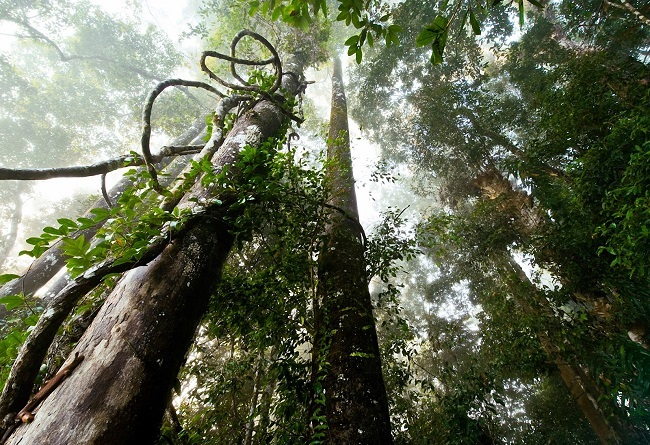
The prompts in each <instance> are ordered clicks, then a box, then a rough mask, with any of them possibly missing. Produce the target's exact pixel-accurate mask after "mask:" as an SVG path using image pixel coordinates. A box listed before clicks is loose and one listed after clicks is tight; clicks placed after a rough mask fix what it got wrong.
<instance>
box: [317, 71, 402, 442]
mask: <svg viewBox="0 0 650 445" xmlns="http://www.w3.org/2000/svg"><path fill="white" fill-rule="evenodd" d="M327 157H328V160H329V161H330V162H331V165H330V166H329V167H328V168H329V170H328V172H327V174H328V181H329V184H330V186H331V190H332V198H331V200H330V202H329V204H330V205H331V206H332V207H335V208H337V209H338V210H339V211H336V212H332V214H331V219H330V225H329V227H328V229H327V234H326V242H325V245H324V248H323V250H322V252H321V254H320V257H319V264H318V288H317V299H316V301H315V313H316V338H315V341H314V344H315V347H314V358H313V360H314V376H313V378H314V381H315V387H316V388H318V386H319V385H318V384H321V385H322V388H323V393H324V412H325V416H326V418H327V426H328V428H327V429H326V430H324V432H325V443H331V444H390V443H392V437H391V430H390V419H389V415H388V403H387V398H386V389H385V387H384V380H383V376H382V373H381V361H380V357H379V346H378V342H377V333H376V329H375V320H374V317H373V313H372V303H371V300H370V293H369V291H368V282H367V278H366V270H365V262H364V246H363V243H362V237H361V232H360V226H359V223H358V210H357V202H356V196H355V191H354V178H353V175H352V161H351V155H350V141H349V135H348V117H347V106H346V101H345V95H344V91H343V84H342V79H341V65H340V61H339V60H338V59H337V60H335V65H334V75H333V78H332V112H331V116H330V132H329V140H328V153H327ZM317 396H318V394H317ZM320 400H321V402H320V408H321V409H322V408H323V406H322V397H321V399H320ZM318 408H319V402H318V397H316V401H315V403H314V408H313V410H314V412H315V413H317V414H318V411H317V409H318Z"/></svg>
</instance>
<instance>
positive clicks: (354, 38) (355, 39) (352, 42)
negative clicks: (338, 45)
mask: <svg viewBox="0 0 650 445" xmlns="http://www.w3.org/2000/svg"><path fill="white" fill-rule="evenodd" d="M358 41H359V36H357V35H354V36H352V37H350V38H349V39H347V40H346V41H345V43H344V45H345V46H352V45H356V44H357V42H358ZM348 55H350V54H348Z"/></svg>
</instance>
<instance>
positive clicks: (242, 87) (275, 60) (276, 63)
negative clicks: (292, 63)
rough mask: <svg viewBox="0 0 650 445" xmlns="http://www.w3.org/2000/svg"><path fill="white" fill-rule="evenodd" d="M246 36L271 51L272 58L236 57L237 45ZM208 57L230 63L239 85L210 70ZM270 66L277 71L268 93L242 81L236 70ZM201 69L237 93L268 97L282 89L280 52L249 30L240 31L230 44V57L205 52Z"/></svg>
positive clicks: (214, 52)
mask: <svg viewBox="0 0 650 445" xmlns="http://www.w3.org/2000/svg"><path fill="white" fill-rule="evenodd" d="M245 36H249V37H252V38H253V39H255V40H257V41H258V42H260V43H261V44H262V45H263V46H264V47H266V49H268V50H269V52H270V53H271V55H272V57H270V58H268V59H264V60H249V59H240V58H238V57H236V56H235V54H236V49H237V44H238V43H239V41H240V40H241V39H242V38H244V37H245ZM208 57H213V58H216V59H221V60H226V61H228V62H230V72H231V74H232V75H233V77H234V78H235V79H237V81H238V82H239V84H234V83H230V82H228V81H225V80H223V79H222V78H220V77H219V76H217V75H216V74H215V73H214V72H213V71H212V70H211V69H210V68H208V66H207V65H206V63H205V62H206V59H207V58H208ZM269 64H272V65H273V68H274V69H275V83H274V84H273V86H272V87H271V88H270V89H269V90H267V91H263V90H262V89H261V88H260V87H259V86H257V85H251V84H250V83H248V82H247V81H245V80H244V79H242V77H241V76H240V75H239V74H238V73H237V68H236V66H237V65H248V66H264V65H269ZM201 69H202V70H203V71H204V72H205V73H206V74H207V75H208V76H209V77H210V79H212V80H215V81H217V82H219V83H220V84H221V85H223V86H225V87H226V88H230V89H232V90H237V91H253V92H256V93H260V94H261V93H266V94H268V95H271V94H273V93H275V92H276V91H277V89H278V88H280V84H281V82H282V62H280V56H279V55H278V52H277V51H276V50H275V48H274V47H273V45H271V44H270V43H269V41H268V40H266V39H265V38H264V37H262V36H261V35H259V34H257V33H256V32H253V31H250V30H248V29H243V30H241V31H239V32H238V33H237V35H235V37H234V38H233V39H232V43H231V44H230V55H226V54H222V53H219V52H217V51H204V52H203V54H202V55H201Z"/></svg>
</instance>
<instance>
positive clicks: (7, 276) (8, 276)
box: [0, 273, 20, 285]
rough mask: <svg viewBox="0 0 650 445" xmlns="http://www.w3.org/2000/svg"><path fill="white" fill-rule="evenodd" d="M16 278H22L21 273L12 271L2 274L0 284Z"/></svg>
mask: <svg viewBox="0 0 650 445" xmlns="http://www.w3.org/2000/svg"><path fill="white" fill-rule="evenodd" d="M16 278H20V275H15V274H12V273H6V274H2V275H0V285H3V284H6V283H8V282H10V281H11V280H15V279H16Z"/></svg>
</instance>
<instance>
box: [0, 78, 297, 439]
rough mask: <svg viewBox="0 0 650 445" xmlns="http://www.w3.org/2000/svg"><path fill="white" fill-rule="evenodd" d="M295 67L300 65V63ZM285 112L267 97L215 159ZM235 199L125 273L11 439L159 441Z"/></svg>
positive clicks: (255, 139)
mask: <svg viewBox="0 0 650 445" xmlns="http://www.w3.org/2000/svg"><path fill="white" fill-rule="evenodd" d="M293 71H294V72H295V73H297V74H298V75H299V74H300V72H301V70H299V69H297V67H296V68H295V69H293ZM283 81H284V82H283V86H284V88H285V89H286V90H287V91H288V92H290V93H294V92H296V91H297V89H298V87H299V84H298V78H297V77H294V76H284V78H283ZM286 118H287V117H286V115H285V114H284V113H283V112H282V111H281V109H280V107H279V106H278V105H276V104H274V103H272V102H270V101H267V100H263V101H261V102H259V103H258V104H257V105H256V106H255V107H254V108H253V109H252V110H250V111H249V112H248V113H246V114H245V115H244V116H242V117H241V118H240V119H239V120H238V122H237V123H236V124H235V126H234V128H233V129H232V130H231V132H230V134H229V136H228V138H227V139H226V141H225V142H224V144H223V146H222V148H221V149H220V150H219V151H218V152H217V153H216V154H215V156H214V158H213V162H214V163H215V165H217V166H224V165H230V164H232V163H233V162H234V161H235V160H236V159H237V158H238V156H239V152H240V150H241V149H242V148H243V146H244V145H258V144H260V143H262V142H264V141H266V140H267V139H268V138H269V137H272V136H275V135H276V132H277V131H278V130H279V129H280V128H281V127H282V123H283V122H284V120H285V119H286ZM206 198H207V199H206ZM210 198H212V196H210V191H209V190H206V189H205V188H203V187H202V185H201V184H200V183H197V184H196V185H195V186H194V187H193V188H192V190H191V191H190V192H189V193H188V195H187V196H186V199H185V203H186V204H187V205H189V204H188V203H191V201H192V200H193V199H197V200H198V202H210ZM202 199H206V201H202ZM227 206H228V202H227V200H226V199H225V198H224V200H223V204H222V205H217V204H212V205H208V206H206V208H205V209H204V214H203V215H204V216H203V217H202V218H200V219H197V220H195V221H194V223H193V225H192V227H190V228H188V230H187V232H185V233H184V234H183V235H182V236H180V237H179V238H177V239H175V240H174V241H173V242H171V243H170V244H169V245H168V246H167V247H166V248H165V250H164V251H163V252H162V253H161V254H160V255H159V256H158V257H157V258H156V259H155V260H153V261H152V262H150V263H149V264H147V265H145V266H142V267H139V268H137V269H134V270H132V271H130V272H128V273H127V274H126V275H125V276H124V277H123V278H122V279H121V280H120V282H119V283H118V285H117V286H116V288H115V289H114V290H113V292H112V293H111V295H110V296H109V297H108V298H107V300H106V302H105V304H104V306H103V307H102V309H101V311H100V312H99V314H98V315H97V317H96V318H95V320H94V321H93V323H92V324H91V326H90V327H89V328H88V330H87V331H86V333H85V334H84V336H83V337H82V338H81V340H80V342H79V344H78V345H77V347H76V348H75V350H74V351H73V353H77V354H80V355H82V356H83V357H84V360H83V361H82V362H81V364H79V365H78V367H77V368H76V369H75V370H74V371H73V372H72V373H71V374H70V376H69V377H68V378H67V379H66V380H65V381H64V382H63V383H62V384H61V385H60V386H59V387H58V388H57V389H55V390H54V392H52V393H51V394H50V395H49V397H47V398H46V399H45V401H44V402H43V403H42V404H41V405H40V407H39V408H38V410H37V411H36V412H35V417H34V420H33V422H32V423H28V424H24V425H21V426H19V427H18V428H17V430H16V431H15V432H14V433H13V435H12V436H11V437H10V438H9V440H8V442H7V443H8V444H18V443H21V444H28V443H29V444H57V445H58V444H61V445H63V444H75V445H80V444H95V445H100V444H102V445H103V444H106V445H108V444H110V445H120V444H124V445H128V444H149V443H153V442H154V440H155V438H156V437H157V435H158V431H159V428H160V423H161V419H162V416H163V413H164V410H165V407H166V406H167V403H168V400H169V397H170V393H171V389H172V387H173V384H174V380H175V379H176V376H177V374H178V371H179V368H180V366H181V364H182V363H183V361H184V358H185V354H186V353H187V350H188V348H189V346H190V344H191V342H192V340H193V338H194V334H195V331H196V328H197V326H198V324H199V322H200V320H201V317H202V316H203V314H204V312H205V310H206V309H207V305H208V300H209V297H210V292H211V290H212V288H213V286H214V284H215V282H216V281H217V280H218V279H219V277H220V274H221V269H222V267H223V264H224V262H225V260H226V257H227V255H228V253H229V251H230V248H231V246H232V242H233V240H232V236H231V235H230V234H229V232H228V229H227V227H226V226H225V223H224V222H223V220H222V216H223V213H224V212H225V211H226V210H227Z"/></svg>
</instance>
